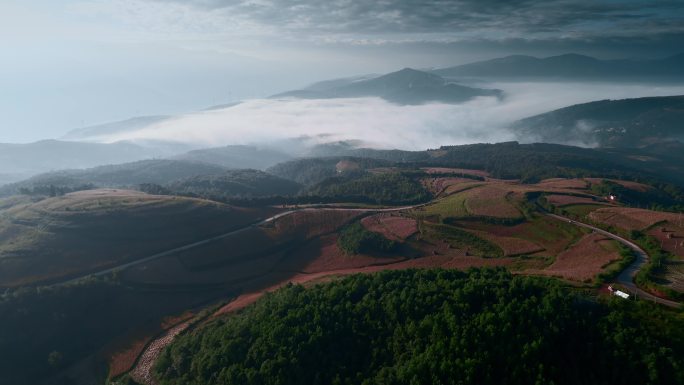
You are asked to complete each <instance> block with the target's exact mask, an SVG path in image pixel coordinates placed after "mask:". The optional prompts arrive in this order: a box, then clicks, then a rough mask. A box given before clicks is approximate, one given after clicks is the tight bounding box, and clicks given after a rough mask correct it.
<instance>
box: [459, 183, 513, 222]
mask: <svg viewBox="0 0 684 385" xmlns="http://www.w3.org/2000/svg"><path fill="white" fill-rule="evenodd" d="M509 192H510V190H508V189H506V188H502V186H498V185H486V186H482V187H478V188H474V189H472V190H470V191H468V192H466V193H465V194H467V197H466V204H465V205H466V209H467V210H468V212H469V213H470V214H472V215H475V216H486V217H495V218H519V217H521V216H522V214H521V213H520V211H519V210H518V209H517V208H515V207H514V206H513V205H512V204H511V203H510V202H509V201H508V199H506V197H507V196H508V193H509Z"/></svg>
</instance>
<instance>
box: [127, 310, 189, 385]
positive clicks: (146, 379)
mask: <svg viewBox="0 0 684 385" xmlns="http://www.w3.org/2000/svg"><path fill="white" fill-rule="evenodd" d="M190 323H191V321H186V322H183V323H181V324H178V325H176V326H174V327H173V328H171V329H169V330H168V331H167V332H166V333H165V334H164V335H163V336H162V337H160V338H157V339H155V340H154V341H152V342H151V343H150V344H149V345H148V346H147V348H146V349H145V351H144V352H143V354H142V355H141V356H140V359H139V360H138V363H137V365H136V366H135V368H134V369H133V370H132V371H131V372H130V376H131V378H132V379H133V380H135V381H136V382H139V383H141V384H154V383H156V381H155V380H154V378H153V377H152V369H153V367H154V364H155V362H156V361H157V358H158V357H159V354H160V353H161V352H162V350H164V348H166V347H167V346H168V345H169V344H171V342H173V339H174V338H175V337H176V336H177V335H178V334H180V333H181V332H182V331H184V330H185V329H187V328H188V327H189V326H190Z"/></svg>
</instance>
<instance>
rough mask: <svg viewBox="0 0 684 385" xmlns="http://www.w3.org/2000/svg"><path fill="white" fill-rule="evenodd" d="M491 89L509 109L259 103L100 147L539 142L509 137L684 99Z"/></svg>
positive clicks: (543, 87)
mask: <svg viewBox="0 0 684 385" xmlns="http://www.w3.org/2000/svg"><path fill="white" fill-rule="evenodd" d="M490 86H494V87H496V88H501V89H504V90H505V91H507V95H508V96H507V97H506V98H505V99H504V100H503V101H499V100H497V99H496V98H491V97H483V98H478V99H475V100H473V101H470V102H468V103H464V104H460V105H447V104H427V105H422V106H398V105H394V104H391V103H388V102H386V101H384V100H381V99H377V98H358V99H326V100H298V99H283V100H272V99H258V100H250V101H246V102H244V103H242V104H239V105H237V106H234V107H230V108H226V109H221V110H213V111H202V112H198V113H193V114H188V115H184V116H180V117H178V118H175V119H172V120H169V121H164V122H161V123H157V124H154V125H151V126H148V127H146V128H144V129H142V130H138V131H135V132H127V133H122V134H117V135H108V136H103V137H100V138H95V139H97V140H99V141H104V142H115V141H120V140H133V141H142V140H164V141H176V142H182V143H188V144H192V145H195V146H221V145H228V144H269V143H270V144H273V143H278V142H283V141H285V140H287V139H291V138H301V137H308V138H312V139H311V141H313V142H332V141H338V140H360V141H362V142H363V143H364V145H366V146H372V147H379V148H399V149H406V150H422V149H425V148H434V147H439V146H442V145H449V144H466V143H475V142H500V141H507V140H514V139H518V140H522V141H533V140H534V138H516V137H515V136H514V135H513V134H512V133H511V132H510V131H508V129H507V127H508V125H509V124H510V123H512V122H514V121H515V120H518V119H521V118H524V117H527V116H530V115H535V114H539V113H543V112H547V111H550V110H553V109H557V108H561V107H565V106H568V105H572V104H576V103H582V102H589V101H593V100H600V99H619V98H630V97H640V96H665V95H677V94H684V85H683V86H645V85H629V86H624V85H610V84H574V83H500V84H493V85H490Z"/></svg>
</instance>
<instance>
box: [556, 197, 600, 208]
mask: <svg viewBox="0 0 684 385" xmlns="http://www.w3.org/2000/svg"><path fill="white" fill-rule="evenodd" d="M546 201H547V202H549V203H551V204H552V205H555V206H567V205H577V204H580V205H581V204H602V203H601V202H599V201H595V200H593V199H591V198H589V197H578V196H573V195H548V196H547V197H546Z"/></svg>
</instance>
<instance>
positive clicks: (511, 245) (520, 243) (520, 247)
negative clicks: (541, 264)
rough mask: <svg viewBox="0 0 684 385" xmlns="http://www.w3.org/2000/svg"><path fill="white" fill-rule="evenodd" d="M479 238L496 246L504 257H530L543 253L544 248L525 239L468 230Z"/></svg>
mask: <svg viewBox="0 0 684 385" xmlns="http://www.w3.org/2000/svg"><path fill="white" fill-rule="evenodd" d="M469 231H471V232H472V233H475V235H477V236H479V237H480V238H483V239H486V240H488V241H490V242H492V243H494V244H496V245H497V246H499V247H500V248H501V249H502V250H503V252H504V256H505V257H513V256H516V255H530V254H534V253H537V252H539V251H543V250H544V248H543V247H541V246H539V245H537V244H536V243H534V242H531V241H528V240H526V239H521V238H514V237H503V236H498V235H496V234H492V233H488V232H486V231H477V230H469Z"/></svg>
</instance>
